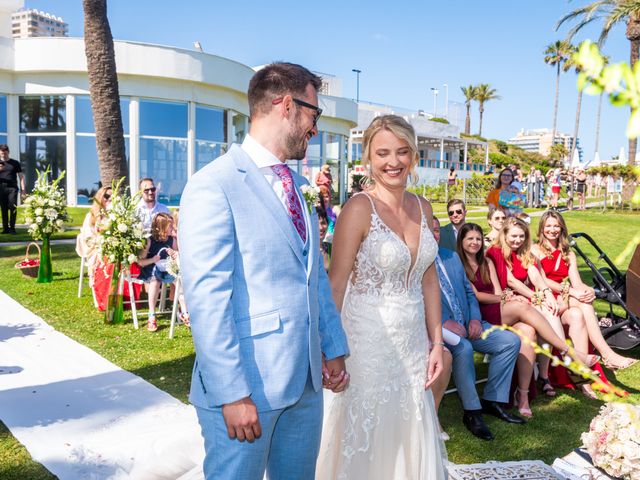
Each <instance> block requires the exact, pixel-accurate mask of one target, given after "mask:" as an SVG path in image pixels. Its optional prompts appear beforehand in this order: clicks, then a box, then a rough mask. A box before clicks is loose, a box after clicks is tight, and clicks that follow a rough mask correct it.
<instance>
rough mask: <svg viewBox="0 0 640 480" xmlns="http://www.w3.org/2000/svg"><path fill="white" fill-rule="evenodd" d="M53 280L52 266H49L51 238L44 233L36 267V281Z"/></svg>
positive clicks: (45, 281)
mask: <svg viewBox="0 0 640 480" xmlns="http://www.w3.org/2000/svg"><path fill="white" fill-rule="evenodd" d="M52 281H53V268H52V267H51V238H50V236H49V235H45V236H44V237H43V238H42V249H41V250H40V266H39V267H38V278H37V279H36V282H38V283H51V282H52Z"/></svg>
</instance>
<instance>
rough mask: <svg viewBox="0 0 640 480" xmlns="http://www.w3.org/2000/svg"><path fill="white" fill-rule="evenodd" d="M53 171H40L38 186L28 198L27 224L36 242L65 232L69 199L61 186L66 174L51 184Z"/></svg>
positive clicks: (25, 202) (26, 200)
mask: <svg viewBox="0 0 640 480" xmlns="http://www.w3.org/2000/svg"><path fill="white" fill-rule="evenodd" d="M49 173H51V170H50V169H49V168H47V169H46V170H45V171H38V179H37V180H36V184H35V186H34V188H33V190H32V191H31V193H30V194H29V196H28V197H27V198H25V200H24V204H25V206H26V211H25V222H26V223H27V224H28V225H29V235H31V237H32V238H33V239H34V240H42V239H44V238H45V237H50V236H51V235H52V234H54V233H56V232H60V231H62V230H64V222H65V221H66V220H67V219H68V217H67V199H66V196H65V193H64V190H63V189H62V188H61V187H60V186H59V183H60V181H61V180H62V179H63V178H64V172H62V173H61V174H60V176H59V177H58V178H57V179H55V180H54V181H53V182H49V180H48V177H49Z"/></svg>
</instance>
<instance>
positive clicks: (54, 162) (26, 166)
mask: <svg viewBox="0 0 640 480" xmlns="http://www.w3.org/2000/svg"><path fill="white" fill-rule="evenodd" d="M66 161H67V139H66V137H64V136H44V137H43V136H33V137H31V136H26V135H20V162H21V163H22V170H23V171H24V174H25V180H26V183H27V191H31V189H32V188H33V185H34V184H35V181H36V178H38V174H37V173H36V172H37V171H38V170H46V168H47V167H51V174H52V178H53V179H56V178H58V176H59V175H60V172H61V171H62V170H65V166H66ZM61 183H62V185H61V186H62V187H63V188H64V186H65V184H64V182H61Z"/></svg>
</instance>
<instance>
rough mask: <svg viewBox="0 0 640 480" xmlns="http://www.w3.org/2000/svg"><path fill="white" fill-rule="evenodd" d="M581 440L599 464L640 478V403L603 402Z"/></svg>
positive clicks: (615, 473)
mask: <svg viewBox="0 0 640 480" xmlns="http://www.w3.org/2000/svg"><path fill="white" fill-rule="evenodd" d="M581 440H582V442H583V443H584V446H585V448H586V449H587V452H589V455H590V456H591V460H592V461H593V464H594V465H595V466H596V467H598V468H601V469H602V470H604V471H605V472H606V473H607V474H609V475H613V476H615V477H619V478H622V479H624V480H640V407H638V406H636V405H631V404H628V403H620V402H617V403H607V404H605V405H603V406H602V408H601V409H600V414H599V415H598V416H596V417H595V418H594V419H593V420H591V425H590V426H589V431H588V432H585V433H583V434H582V436H581Z"/></svg>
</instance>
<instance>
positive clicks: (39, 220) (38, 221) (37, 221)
mask: <svg viewBox="0 0 640 480" xmlns="http://www.w3.org/2000/svg"><path fill="white" fill-rule="evenodd" d="M43 220H44V218H42V217H36V223H37V224H40V223H42V221H43Z"/></svg>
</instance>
